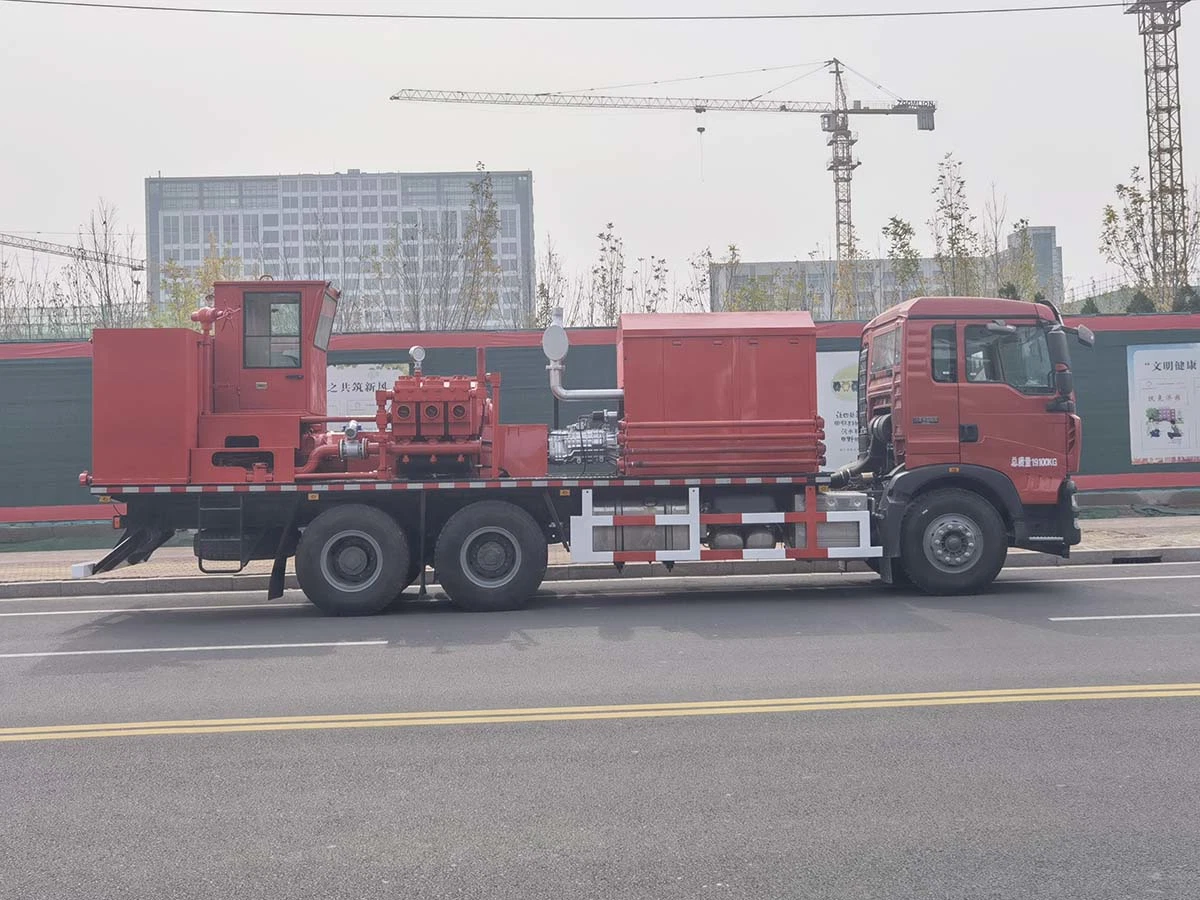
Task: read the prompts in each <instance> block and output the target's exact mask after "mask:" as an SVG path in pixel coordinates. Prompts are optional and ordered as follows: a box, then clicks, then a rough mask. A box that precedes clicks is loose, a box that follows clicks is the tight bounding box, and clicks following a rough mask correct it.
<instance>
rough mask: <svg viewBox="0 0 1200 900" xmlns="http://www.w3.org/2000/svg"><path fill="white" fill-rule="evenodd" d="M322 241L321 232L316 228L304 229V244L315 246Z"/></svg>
mask: <svg viewBox="0 0 1200 900" xmlns="http://www.w3.org/2000/svg"><path fill="white" fill-rule="evenodd" d="M320 239H321V232H320V231H319V230H318V229H316V228H305V229H304V243H306V244H315V243H316V242H317V241H319V240H320Z"/></svg>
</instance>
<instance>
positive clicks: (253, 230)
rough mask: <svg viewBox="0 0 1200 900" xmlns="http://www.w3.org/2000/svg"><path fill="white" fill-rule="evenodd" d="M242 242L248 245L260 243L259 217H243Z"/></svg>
mask: <svg viewBox="0 0 1200 900" xmlns="http://www.w3.org/2000/svg"><path fill="white" fill-rule="evenodd" d="M242 240H243V241H245V242H246V243H247V244H257V243H258V216H256V215H255V216H242Z"/></svg>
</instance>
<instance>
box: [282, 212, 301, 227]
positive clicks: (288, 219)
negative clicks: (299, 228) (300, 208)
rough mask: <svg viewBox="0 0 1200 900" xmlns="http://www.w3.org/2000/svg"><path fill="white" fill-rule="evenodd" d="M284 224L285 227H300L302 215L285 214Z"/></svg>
mask: <svg viewBox="0 0 1200 900" xmlns="http://www.w3.org/2000/svg"><path fill="white" fill-rule="evenodd" d="M283 224H284V225H299V224H300V213H284V214H283Z"/></svg>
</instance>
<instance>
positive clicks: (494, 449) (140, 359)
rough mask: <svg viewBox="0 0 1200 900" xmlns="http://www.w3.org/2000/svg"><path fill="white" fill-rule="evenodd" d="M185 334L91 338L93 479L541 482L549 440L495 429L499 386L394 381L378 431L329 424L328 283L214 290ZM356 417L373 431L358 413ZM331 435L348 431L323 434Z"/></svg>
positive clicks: (162, 331) (384, 396)
mask: <svg viewBox="0 0 1200 900" xmlns="http://www.w3.org/2000/svg"><path fill="white" fill-rule="evenodd" d="M214 294H215V296H214V303H213V306H212V307H206V308H204V309H201V310H199V311H197V312H196V313H195V314H194V315H193V316H192V318H193V320H195V321H196V322H198V323H199V324H200V325H201V326H202V329H203V331H202V333H197V332H196V331H193V330H191V329H185V328H141V329H99V330H97V331H96V332H95V334H94V337H93V342H94V345H95V347H94V361H95V362H94V371H95V376H94V379H95V380H94V404H93V411H94V420H93V421H94V426H93V468H92V471H91V480H92V481H93V482H95V481H97V480H99V481H103V482H106V483H114V484H119V483H129V482H135V481H146V480H153V481H154V482H155V483H157V484H162V485H172V484H236V483H245V482H252V483H271V482H276V483H278V482H285V483H288V482H313V481H329V480H335V479H346V478H356V479H380V480H389V479H404V478H436V477H443V476H451V477H453V476H458V477H464V476H470V477H497V478H498V477H502V476H507V475H511V476H513V477H537V476H540V475H545V474H546V445H547V429H546V427H545V426H537V425H508V426H505V425H500V424H499V423H498V418H499V413H498V400H499V386H500V377H499V375H494V374H490V373H487V372H485V371H484V370H483V366H482V356H481V357H480V363H481V364H480V369H479V371H478V372H477V373H476V374H475V375H474V376H455V377H451V378H441V377H430V376H426V375H422V374H420V372H419V371H418V373H417V374H415V375H412V376H404V377H401V378H399V379H398V380H397V381H396V384H395V386H394V387H393V389H392V390H391V391H379V392H378V393H377V394H376V400H377V406H378V408H377V411H376V414H375V417H374V421H375V424H376V427H377V428H378V431H377V432H374V433H372V432H366V431H360V429H359V428H358V426H357V423H355V422H352V420H351V417H349V416H342V417H330V416H329V415H327V413H326V403H325V385H326V350H327V348H328V345H329V338H330V334H331V333H332V329H333V320H334V316H335V314H336V311H337V302H338V296H339V294H338V292H337V291H336V290H334V289H333V288H330V287H329V286H328V285H327V284H325V283H324V282H312V281H252V282H226V283H221V284H218V285H216V287H215V290H214ZM360 418H364V419H365V420H366V421H370V420H371V416H370V415H369V414H368V415H367V416H365V417H360ZM330 422H338V423H344V424H345V426H346V427H345V428H344V429H343V430H340V431H329V430H328V424H327V423H330Z"/></svg>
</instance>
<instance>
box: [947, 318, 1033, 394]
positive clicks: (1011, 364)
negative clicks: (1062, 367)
mask: <svg viewBox="0 0 1200 900" xmlns="http://www.w3.org/2000/svg"><path fill="white" fill-rule="evenodd" d="M966 353H967V381H970V382H975V383H981V382H982V383H988V382H990V383H994V384H1007V385H1009V386H1010V387H1013V388H1016V389H1017V390H1018V391H1020V392H1021V393H1023V394H1052V393H1054V364H1053V363H1052V362H1051V361H1050V348H1049V346H1048V344H1047V342H1046V331H1045V329H1043V328H1041V327H1039V326H1037V325H1018V326H1016V330H1015V331H1013V332H1009V333H1003V332H999V333H998V332H994V331H990V330H989V329H988V328H987V326H986V325H968V326H967V328H966Z"/></svg>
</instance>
